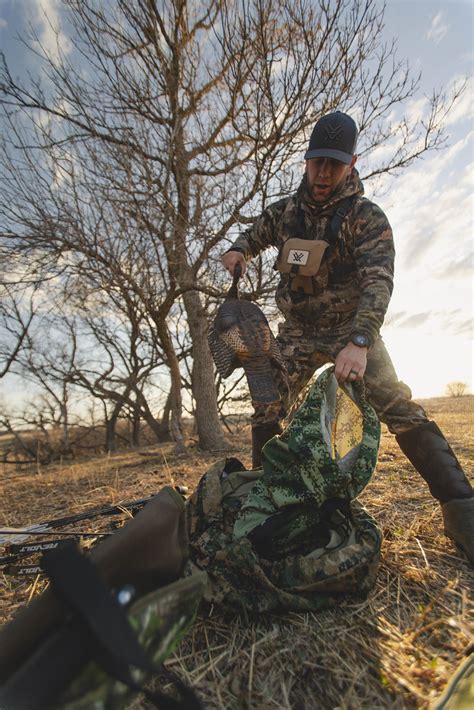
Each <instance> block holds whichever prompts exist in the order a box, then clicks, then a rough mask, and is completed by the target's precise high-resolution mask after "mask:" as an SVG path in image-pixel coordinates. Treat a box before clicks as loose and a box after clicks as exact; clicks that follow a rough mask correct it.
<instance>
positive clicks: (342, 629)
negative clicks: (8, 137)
mask: <svg viewBox="0 0 474 710" xmlns="http://www.w3.org/2000/svg"><path fill="white" fill-rule="evenodd" d="M424 404H425V406H426V407H427V409H428V411H429V413H430V415H432V416H433V417H434V418H436V420H437V422H438V424H439V425H440V427H441V428H442V429H443V431H444V432H445V434H446V435H447V436H448V438H449V440H450V442H451V444H452V446H453V448H454V449H455V451H456V452H457V454H458V457H459V459H460V461H461V463H462V465H463V466H464V468H465V470H466V472H467V473H468V475H470V476H471V477H472V475H473V472H474V465H473V461H474V426H473V423H474V421H473V420H474V397H472V396H466V397H462V398H457V399H450V398H439V399H433V400H427V401H425V402H424ZM249 439H250V437H249V432H248V431H244V432H242V433H241V434H240V435H237V436H236V437H233V445H234V446H235V449H232V450H231V452H230V455H236V456H239V457H240V458H241V460H242V461H243V462H244V463H245V464H246V465H249V464H250V447H249ZM223 455H224V454H223V453H222V452H215V453H212V454H202V453H201V452H199V451H198V450H197V449H196V448H193V447H191V448H189V449H188V454H187V455H186V456H180V457H177V456H174V455H173V454H172V446H171V445H164V446H160V447H155V448H153V447H151V448H150V447H149V448H146V449H143V450H139V451H133V452H128V453H120V454H116V455H113V456H101V457H96V458H94V459H88V460H84V461H76V462H74V463H73V464H68V465H54V466H53V465H51V466H50V467H48V468H45V469H42V470H41V469H40V470H38V469H37V467H32V469H31V470H27V469H25V468H23V469H17V470H12V467H11V466H10V467H8V470H4V471H3V474H2V482H1V491H0V500H1V509H0V526H20V525H26V524H28V523H32V522H36V521H38V520H41V519H45V518H52V517H59V516H61V515H63V514H65V512H66V511H69V512H79V511H82V510H85V509H87V508H90V507H95V506H97V505H102V504H106V503H116V502H119V501H121V500H126V499H127V500H131V499H134V498H141V497H144V496H146V495H148V494H152V493H154V492H156V491H158V490H159V489H160V487H161V486H163V485H165V484H168V483H172V484H184V485H186V486H188V488H189V490H190V491H191V490H192V489H193V488H194V486H195V485H196V483H197V481H198V480H199V478H200V477H201V475H202V474H203V473H204V472H205V471H206V469H207V467H208V466H209V465H210V464H211V463H213V462H214V461H215V460H216V459H218V458H220V457H222V456H223ZM361 500H362V501H363V503H364V504H365V505H366V507H367V508H368V510H369V511H370V512H371V513H372V515H374V517H375V518H376V519H377V521H378V522H379V524H380V526H381V528H382V530H383V534H384V543H383V549H382V564H381V568H380V572H379V576H378V580H377V584H376V587H375V589H374V590H373V592H372V594H371V595H370V597H369V599H368V600H367V601H366V602H364V603H362V604H346V605H345V606H343V607H340V608H338V609H337V610H334V611H328V612H323V613H320V614H288V615H284V616H276V615H272V616H269V617H266V618H262V619H261V620H260V621H259V623H252V624H244V623H243V621H242V620H240V619H235V618H228V617H225V616H223V615H222V613H221V612H220V611H219V610H218V609H216V608H212V609H204V610H203V611H202V613H201V615H200V617H199V619H198V621H197V623H196V624H195V626H194V628H193V630H192V633H191V634H189V635H188V637H187V638H185V639H184V640H183V642H182V643H181V644H180V646H179V647H178V649H177V651H176V652H175V654H174V655H173V656H172V657H171V658H170V659H169V662H168V664H169V666H170V668H171V669H173V670H174V671H176V672H177V673H178V674H179V675H180V676H181V677H182V678H183V679H185V680H186V681H187V682H188V683H189V684H191V685H193V686H194V687H195V688H196V690H197V692H198V694H199V696H200V697H201V699H202V701H203V704H204V706H205V708H206V709H207V708H232V709H233V708H252V709H255V710H264V709H267V708H268V709H270V708H292V709H299V708H308V709H309V708H322V709H324V710H325V709H326V708H328V709H331V710H336V708H338V709H339V708H340V709H341V710H342V709H346V708H347V709H350V710H352V709H353V708H364V709H370V710H372V709H375V708H428V707H429V704H430V703H431V702H432V701H433V700H434V699H435V698H436V697H437V696H438V695H439V694H440V693H441V691H442V690H443V688H444V687H445V685H446V683H447V680H448V679H449V677H450V675H451V674H452V672H453V671H454V669H455V668H456V666H457V665H458V663H459V662H460V661H461V660H462V657H463V653H464V651H465V650H466V648H467V646H468V645H469V643H470V642H472V637H473V610H474V605H473V599H472V592H473V581H474V575H473V570H472V569H471V568H470V567H469V566H468V564H467V562H466V561H465V559H464V558H463V556H462V555H461V554H460V553H459V552H458V551H457V550H456V548H455V547H454V545H453V544H452V543H451V542H450V541H449V540H447V538H445V537H444V536H443V531H442V521H441V514H440V511H439V508H438V505H437V504H436V502H435V501H434V500H433V499H432V498H431V497H430V495H429V492H428V490H427V487H426V485H425V484H424V482H423V481H422V480H421V479H420V477H419V476H418V475H417V474H416V472H415V471H414V470H413V468H412V467H411V465H410V464H409V463H408V461H407V460H406V459H404V458H403V456H402V454H401V452H400V451H399V449H398V447H397V445H396V442H395V439H394V437H393V436H392V435H391V434H389V433H388V432H387V431H386V430H385V428H384V431H383V439H382V445H381V449H380V456H379V463H378V465H377V470H376V473H375V475H374V477H373V480H372V481H371V483H370V485H369V486H368V487H367V489H366V490H365V491H364V493H363V495H362V496H361ZM0 584H1V586H2V594H1V600H0V619H1V621H2V622H3V621H6V620H7V619H8V618H10V617H11V615H12V614H13V613H14V611H15V609H16V608H17V607H18V606H21V605H23V604H24V603H25V602H27V601H28V599H30V598H31V597H32V595H33V594H36V593H38V592H39V591H41V588H42V586H43V583H42V582H38V580H35V581H33V582H32V580H31V579H30V580H18V579H14V578H12V577H6V576H3V575H2V576H0ZM131 707H133V708H135V709H136V708H142V707H143V708H146V707H148V706H147V704H146V702H145V701H142V700H140V699H137V700H136V701H134V703H133V704H132V706H131Z"/></svg>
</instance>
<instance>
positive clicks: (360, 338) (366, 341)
mask: <svg viewBox="0 0 474 710" xmlns="http://www.w3.org/2000/svg"><path fill="white" fill-rule="evenodd" d="M350 341H351V343H354V345H357V347H358V348H368V347H369V346H370V338H369V336H368V335H365V333H352V335H351V337H350Z"/></svg>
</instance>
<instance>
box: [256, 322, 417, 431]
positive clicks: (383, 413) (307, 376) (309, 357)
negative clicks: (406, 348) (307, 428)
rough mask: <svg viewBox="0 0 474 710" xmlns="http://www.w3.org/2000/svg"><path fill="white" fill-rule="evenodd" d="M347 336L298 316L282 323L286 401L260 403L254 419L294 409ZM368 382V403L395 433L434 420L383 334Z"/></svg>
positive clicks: (372, 353)
mask: <svg viewBox="0 0 474 710" xmlns="http://www.w3.org/2000/svg"><path fill="white" fill-rule="evenodd" d="M345 338H346V336H345V334H344V333H343V332H340V331H338V330H337V329H335V331H334V332H332V333H330V334H329V333H327V334H326V333H323V332H319V333H315V332H314V330H313V329H312V328H311V327H310V326H307V325H304V324H302V323H301V322H300V321H299V320H297V319H293V318H290V319H288V320H286V321H285V322H283V323H280V325H279V333H278V336H277V338H276V340H277V342H278V345H279V347H280V352H281V355H282V357H283V359H284V360H285V362H286V372H284V371H281V372H277V371H275V373H274V378H275V380H276V382H277V386H278V389H279V392H280V398H281V401H280V406H277V405H275V404H273V405H272V406H271V407H270V406H267V407H265V406H263V405H262V406H258V407H255V411H254V414H253V415H252V425H253V426H257V425H259V424H264V423H267V422H271V421H274V420H275V419H283V418H284V417H285V416H287V415H289V414H290V415H291V412H292V410H293V408H294V407H295V406H296V405H297V404H298V402H299V401H301V399H302V396H303V395H304V392H305V388H306V386H307V385H308V383H309V382H310V380H311V378H312V376H313V375H314V373H315V372H316V370H317V369H318V368H320V367H321V366H322V365H324V364H326V363H327V362H334V360H335V359H336V356H337V354H338V353H339V352H340V350H342V348H343V347H344V346H345V345H346V343H347V340H346V339H345ZM364 384H365V392H366V398H367V401H368V403H369V404H370V405H371V406H372V407H373V408H374V410H375V412H376V413H377V416H378V418H379V419H380V421H382V422H384V424H386V425H387V426H388V429H389V431H391V432H392V434H401V433H403V432H404V431H408V430H409V429H412V428H413V427H416V426H419V425H420V424H423V423H425V422H427V421H428V417H427V415H426V412H425V410H424V409H423V407H422V406H421V405H420V404H418V403H417V402H414V401H413V400H412V399H411V396H412V395H411V390H410V388H409V387H408V385H406V384H405V383H404V382H401V381H400V380H399V379H398V377H397V373H396V371H395V368H394V366H393V363H392V361H391V359H390V355H389V354H388V352H387V350H386V348H385V345H384V343H383V340H382V338H380V337H378V338H377V339H376V340H375V342H374V343H373V345H372V346H371V347H370V348H369V351H368V354H367V369H366V371H365V375H364ZM302 393H303V395H302Z"/></svg>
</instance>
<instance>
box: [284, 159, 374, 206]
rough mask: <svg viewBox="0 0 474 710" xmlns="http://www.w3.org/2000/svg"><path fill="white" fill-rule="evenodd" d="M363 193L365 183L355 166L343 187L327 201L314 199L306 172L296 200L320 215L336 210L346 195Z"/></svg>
mask: <svg viewBox="0 0 474 710" xmlns="http://www.w3.org/2000/svg"><path fill="white" fill-rule="evenodd" d="M363 194H364V185H363V184H362V180H361V179H360V177H359V173H358V172H357V170H356V169H355V168H353V169H352V172H351V173H350V175H348V177H347V180H345V182H344V183H343V184H342V185H341V187H340V188H339V189H338V190H336V192H335V193H334V194H333V195H331V196H330V198H329V199H328V200H326V201H325V202H315V201H314V200H313V198H312V196H311V193H310V192H309V190H308V180H307V176H306V173H305V174H304V175H303V179H302V180H301V182H300V184H299V187H298V189H297V191H296V200H297V201H298V202H299V203H300V204H301V206H302V207H303V209H305V210H306V211H308V212H313V213H314V214H315V215H318V216H319V215H320V214H323V213H326V212H331V211H332V210H334V208H335V206H336V205H337V204H338V203H339V202H340V201H341V200H343V199H345V198H346V197H351V196H352V195H360V196H361V197H362V195H363Z"/></svg>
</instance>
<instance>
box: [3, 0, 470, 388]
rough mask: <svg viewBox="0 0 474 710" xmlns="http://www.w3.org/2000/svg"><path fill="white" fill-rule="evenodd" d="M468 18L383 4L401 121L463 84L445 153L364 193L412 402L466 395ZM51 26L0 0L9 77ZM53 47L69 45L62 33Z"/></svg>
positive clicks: (53, 1)
mask: <svg viewBox="0 0 474 710" xmlns="http://www.w3.org/2000/svg"><path fill="white" fill-rule="evenodd" d="M473 11H474V5H473V3H472V2H471V0H441V1H438V0H422V1H420V0H388V2H387V7H386V13H385V25H386V29H385V31H386V34H387V39H391V38H392V37H396V38H397V44H398V56H399V58H405V59H407V60H408V62H409V64H410V66H411V68H412V69H413V70H414V71H415V72H416V71H418V70H420V71H421V72H422V81H421V86H420V91H419V93H418V94H417V96H416V97H415V98H414V99H413V100H411V101H410V102H409V103H407V106H406V107H404V108H405V109H406V112H407V113H409V114H411V115H413V116H415V117H416V116H419V115H420V112H422V111H423V109H424V108H425V107H426V96H429V95H430V94H431V92H432V90H433V89H440V88H446V89H449V87H450V86H452V85H453V82H455V81H459V80H462V79H463V78H467V79H468V84H467V88H466V90H465V92H464V95H463V96H462V98H461V99H460V100H459V101H458V103H457V105H456V106H455V108H454V109H453V111H452V112H451V114H450V116H449V117H448V120H447V137H448V143H447V146H446V147H445V148H444V149H442V150H441V151H438V152H436V153H433V154H429V155H427V156H426V157H425V158H424V159H422V160H420V161H418V162H416V163H414V164H413V165H412V166H410V167H409V168H407V169H406V170H405V171H403V172H402V173H400V174H399V175H397V176H396V177H394V178H390V179H387V180H385V181H384V184H383V190H380V186H379V188H378V190H377V193H376V194H375V196H373V195H372V194H371V188H370V186H369V187H368V189H367V190H366V194H367V196H368V197H369V198H370V197H372V196H373V197H374V200H375V201H377V202H378V204H379V205H380V206H381V207H382V209H383V210H384V211H385V212H386V214H387V216H388V218H389V221H390V223H391V225H392V228H393V230H394V235H395V244H396V251H397V260H396V277H395V289H394V294H393V297H392V301H391V304H390V307H389V311H388V313H387V318H386V323H385V325H384V327H383V330H382V336H383V338H384V340H385V342H386V345H387V347H388V350H389V352H390V354H391V356H392V359H393V361H394V364H395V367H396V370H397V372H398V375H399V377H400V379H402V380H403V381H405V382H406V383H407V384H408V385H409V386H410V387H411V389H412V392H413V395H414V396H415V397H419V398H422V397H431V396H438V395H442V394H444V393H445V389H446V385H447V383H449V382H452V381H454V380H459V381H462V382H466V383H467V384H468V386H469V391H471V392H473V391H474V386H473V325H472V323H473V319H472V318H473V278H472V277H473V258H472V249H473V225H474V221H473V197H472V194H473V176H474V173H473V163H474V161H473V158H474V149H473V133H474V130H473V129H474V122H473V117H474V90H473V77H472V69H473V57H474V47H473V36H474V33H473V30H474V26H473ZM45 13H46V14H45ZM46 15H47V16H48V17H49V18H50V20H51V23H49V22H47V21H46ZM60 17H61V2H60V0H0V48H1V49H2V50H3V51H4V52H5V54H6V55H7V59H8V62H9V65H10V67H11V69H12V73H13V74H14V75H15V76H22V75H23V76H24V75H25V73H27V72H28V71H32V72H33V73H34V70H35V66H34V62H35V60H34V58H33V57H31V56H29V55H28V54H27V53H26V51H25V48H24V47H23V46H22V44H21V43H20V42H19V41H18V40H17V39H15V37H16V36H17V35H18V34H22V33H23V32H24V31H25V29H27V27H28V25H30V26H31V27H33V28H34V29H35V31H36V32H37V35H38V37H39V39H40V40H41V41H42V43H43V44H45V45H46V46H47V47H49V48H50V49H51V51H52V52H53V53H54V51H55V34H54V31H53V29H52V25H54V24H55V23H56V22H57V20H58V18H60ZM61 39H62V40H63V42H66V43H67V42H68V38H67V32H66V30H64V31H63V33H62V36H61ZM368 167H369V166H368V165H365V166H364V164H361V165H360V172H361V173H362V174H363V173H364V172H367V168H368Z"/></svg>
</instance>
